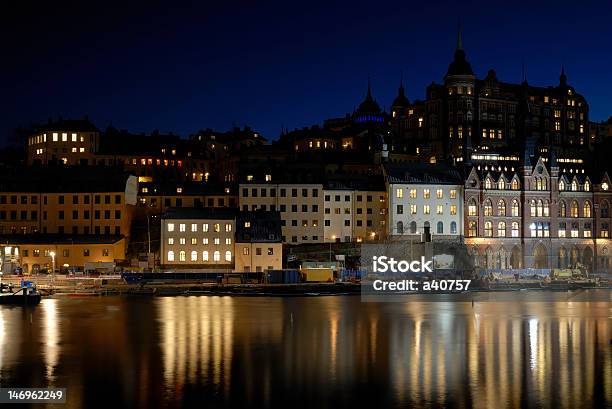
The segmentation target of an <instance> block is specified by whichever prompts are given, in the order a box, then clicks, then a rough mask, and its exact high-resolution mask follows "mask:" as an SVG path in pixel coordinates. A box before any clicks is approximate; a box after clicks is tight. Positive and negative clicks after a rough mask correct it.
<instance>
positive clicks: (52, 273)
mask: <svg viewBox="0 0 612 409" xmlns="http://www.w3.org/2000/svg"><path fill="white" fill-rule="evenodd" d="M49 255H50V256H51V268H52V270H51V287H52V288H53V287H55V251H52V252H50V253H49Z"/></svg>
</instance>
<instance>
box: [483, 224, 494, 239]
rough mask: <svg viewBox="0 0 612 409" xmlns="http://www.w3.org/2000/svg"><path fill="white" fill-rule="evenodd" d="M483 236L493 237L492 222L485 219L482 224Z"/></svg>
mask: <svg viewBox="0 0 612 409" xmlns="http://www.w3.org/2000/svg"><path fill="white" fill-rule="evenodd" d="M484 235H485V237H493V223H491V222H489V221H486V222H485V225H484Z"/></svg>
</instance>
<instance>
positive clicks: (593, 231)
mask: <svg viewBox="0 0 612 409" xmlns="http://www.w3.org/2000/svg"><path fill="white" fill-rule="evenodd" d="M559 162H561V163H559ZM611 202H612V193H611V192H610V179H609V177H608V175H607V174H603V175H602V176H601V177H600V178H598V179H597V180H592V179H591V178H590V177H589V176H588V174H586V173H584V164H582V163H581V162H577V161H565V160H564V159H560V160H558V161H554V162H553V163H552V164H550V163H549V161H547V160H546V158H542V157H539V158H538V159H537V160H536V159H533V158H532V159H531V160H530V161H527V162H526V165H524V166H522V167H520V168H514V167H510V166H508V165H505V166H504V165H502V164H501V163H497V164H479V165H475V166H474V167H473V168H472V169H471V171H470V173H469V175H468V177H467V180H466V182H465V226H464V229H465V232H466V233H465V236H466V238H465V243H466V244H467V246H468V248H469V249H470V252H471V254H472V255H473V256H474V259H475V261H476V265H478V266H479V267H482V268H486V269H510V268H511V269H524V268H536V269H550V268H580V267H584V268H586V269H587V270H588V271H589V272H594V271H608V270H609V268H610V250H611V249H612V242H611V241H610V238H609V237H610V221H611V219H610V211H609V209H610V203H611Z"/></svg>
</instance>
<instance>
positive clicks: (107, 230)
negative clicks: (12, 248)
mask: <svg viewBox="0 0 612 409" xmlns="http://www.w3.org/2000/svg"><path fill="white" fill-rule="evenodd" d="M48 230H49V229H48V228H47V226H42V233H43V234H47V233H48V232H49V231H48ZM8 231H9V232H10V234H16V233H17V232H18V231H19V232H20V233H21V234H27V233H28V226H20V227H19V228H18V227H17V226H10V228H9V229H8ZM66 231H67V230H66V228H65V227H64V226H57V233H59V234H64V233H66ZM70 231H71V233H72V234H81V233H82V234H91V230H90V227H89V226H83V227H82V229H81V228H79V226H72V228H71V230H70ZM38 232H39V230H38V227H36V226H30V233H32V234H36V233H38ZM93 232H94V234H102V232H104V234H111V232H114V234H121V227H120V226H114V228H113V229H112V230H111V226H94V228H93ZM4 233H5V231H4V226H0V234H4Z"/></svg>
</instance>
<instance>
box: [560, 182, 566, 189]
mask: <svg viewBox="0 0 612 409" xmlns="http://www.w3.org/2000/svg"><path fill="white" fill-rule="evenodd" d="M559 190H565V182H564V181H563V180H560V181H559Z"/></svg>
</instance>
